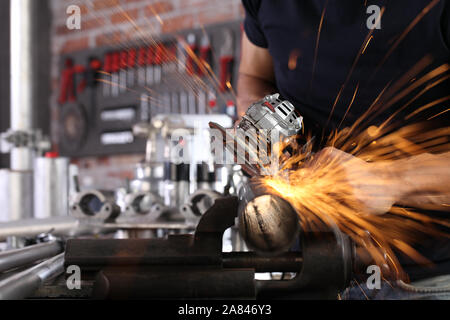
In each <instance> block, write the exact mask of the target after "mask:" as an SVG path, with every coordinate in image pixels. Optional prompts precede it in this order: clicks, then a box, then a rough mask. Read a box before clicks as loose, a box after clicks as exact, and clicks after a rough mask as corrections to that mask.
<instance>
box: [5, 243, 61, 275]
mask: <svg viewBox="0 0 450 320" xmlns="http://www.w3.org/2000/svg"><path fill="white" fill-rule="evenodd" d="M62 251H63V247H62V245H61V243H60V242H59V241H51V242H47V243H40V244H36V245H32V246H28V247H25V248H22V249H15V250H9V251H5V252H1V253H0V272H4V271H7V270H10V269H13V268H17V267H21V266H26V265H28V264H30V263H32V262H35V261H39V260H43V259H46V258H49V257H54V256H55V255H57V254H58V253H61V252H62Z"/></svg>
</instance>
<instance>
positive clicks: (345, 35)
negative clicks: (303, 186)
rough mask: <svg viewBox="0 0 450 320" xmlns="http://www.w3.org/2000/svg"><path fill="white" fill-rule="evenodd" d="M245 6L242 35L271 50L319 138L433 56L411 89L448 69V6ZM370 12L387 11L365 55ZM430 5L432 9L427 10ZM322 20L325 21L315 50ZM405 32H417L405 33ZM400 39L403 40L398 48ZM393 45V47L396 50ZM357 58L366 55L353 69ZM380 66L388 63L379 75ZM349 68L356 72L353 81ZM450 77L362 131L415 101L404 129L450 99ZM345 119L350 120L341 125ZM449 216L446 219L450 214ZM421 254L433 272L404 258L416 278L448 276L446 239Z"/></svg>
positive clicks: (311, 1)
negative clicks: (435, 71) (445, 66)
mask: <svg viewBox="0 0 450 320" xmlns="http://www.w3.org/2000/svg"><path fill="white" fill-rule="evenodd" d="M242 2H243V5H244V7H245V10H246V17H245V22H244V29H245V32H246V34H247V37H248V38H249V40H250V41H251V42H252V43H254V44H255V45H256V46H259V47H263V48H267V49H268V50H269V52H270V54H271V56H272V58H273V62H274V72H275V78H276V79H275V80H276V86H277V89H278V91H279V92H280V93H281V95H282V96H283V97H284V98H286V99H288V100H290V101H291V102H292V103H293V104H294V105H295V106H296V108H297V109H298V111H299V112H300V113H301V115H302V116H303V117H304V118H305V121H304V123H305V128H306V130H308V131H311V132H312V133H313V134H315V135H322V133H323V132H324V133H325V135H326V134H327V133H329V132H330V130H331V129H333V128H336V127H338V126H339V125H341V128H343V127H345V126H349V125H351V124H353V123H354V121H355V120H356V119H357V118H358V117H360V116H361V115H362V114H363V113H364V111H365V110H367V108H368V107H369V106H370V105H371V104H372V102H373V101H374V100H375V99H376V98H377V96H378V95H379V93H380V92H381V91H382V90H383V89H384V88H385V87H386V85H388V84H389V83H390V84H391V85H392V84H394V83H395V82H396V81H397V80H398V79H400V78H401V77H402V76H403V75H405V74H407V73H408V72H409V71H410V70H411V69H412V68H413V66H415V65H416V64H417V63H418V62H419V61H421V59H423V58H424V57H425V56H428V57H430V60H429V61H430V62H429V64H428V65H427V67H425V68H424V69H423V70H422V71H421V72H419V73H418V74H416V75H415V76H414V77H413V79H407V80H408V81H407V84H408V82H409V83H413V82H414V81H415V80H417V79H419V78H420V77H421V76H423V75H425V74H426V73H427V72H430V71H431V70H433V69H434V68H436V67H438V66H441V65H443V64H446V63H448V62H449V42H450V39H449V34H450V29H449V28H450V27H449V20H450V16H449V12H450V1H446V0H441V1H425V0H423V1H422V0H414V1H410V0H409V1H408V0H395V1H382V0H368V1H350V0H340V1H336V0H329V1H326V0H301V1H299V0H243V1H242ZM326 4H327V6H326V10H325V13H324V14H323V12H324V8H325V5H326ZM370 5H377V6H378V7H379V8H380V9H382V8H383V7H384V8H385V9H384V13H383V15H382V17H381V19H380V29H374V30H373V31H372V33H371V34H370V35H371V36H372V38H371V39H370V41H369V42H368V44H367V46H365V48H364V44H365V43H366V42H365V40H366V39H367V37H368V35H369V32H371V30H370V29H369V28H368V27H367V20H368V19H369V18H370V16H371V15H372V14H371V13H367V12H366V9H367V7H368V6H370ZM427 6H429V7H428V8H429V10H428V9H425V8H426V7H427ZM424 9H425V10H424ZM322 14H323V22H322V27H321V33H320V38H319V42H318V45H317V38H318V30H319V25H320V22H321V17H322ZM372 22H375V21H372ZM408 26H413V27H412V28H410V30H409V31H408V32H406V33H405V30H407V28H408ZM399 39H400V40H401V41H398V40H399ZM397 43H398V45H397ZM316 45H317V46H316ZM394 45H396V48H395V49H394V50H392V49H391V48H392V47H393V46H394ZM316 48H317V49H316ZM360 51H364V53H363V54H361V55H360V57H359V58H358V61H357V63H355V59H356V58H357V57H358V54H359V53H360ZM389 52H390V53H389ZM315 53H317V55H315ZM388 53H389V55H388V56H387V58H386V59H385V57H386V55H387V54H388ZM383 60H385V61H384V63H383V64H382V65H381V67H379V68H377V66H378V65H380V63H381V62H382V61H383ZM352 67H353V71H352V73H351V74H350V70H351V69H352ZM313 71H314V72H313ZM313 73H314V75H313ZM448 74H449V72H448V71H447V72H446V73H445V74H444V75H441V77H439V79H442V81H441V82H439V83H438V84H437V85H435V86H434V87H432V88H429V89H428V90H426V91H424V92H422V91H423V89H424V88H425V86H426V85H427V84H428V83H430V82H427V83H425V84H424V85H422V86H419V87H418V88H417V89H416V90H414V91H412V92H411V93H410V94H408V95H407V96H405V97H404V98H403V99H400V100H399V101H398V102H397V103H396V104H393V105H392V107H391V108H389V109H387V110H385V111H384V112H381V113H380V114H379V116H378V117H375V118H374V119H373V120H372V121H371V122H367V123H365V125H364V126H363V127H365V128H367V127H368V126H369V125H372V124H374V125H376V124H379V123H380V122H381V121H383V120H385V119H386V118H387V117H388V116H389V115H391V114H392V113H393V112H394V111H395V110H397V109H398V108H399V107H400V106H402V105H404V104H405V103H406V102H408V101H410V100H411V99H412V98H413V97H415V96H417V98H416V99H414V101H413V102H412V103H410V105H409V106H408V108H405V111H404V112H403V113H400V114H399V115H398V116H397V117H396V118H395V119H394V121H393V122H394V124H397V125H399V126H401V125H404V124H405V119H404V116H405V115H406V114H408V113H410V112H411V111H412V110H415V109H416V108H417V107H419V106H422V105H425V104H427V103H429V102H432V101H435V100H436V99H439V98H443V97H446V96H448V95H449V92H450V90H449V89H450V83H449V80H448V79H445V76H448ZM344 84H345V87H344V89H343V90H342V92H341V94H340V96H339V99H338V101H337V103H336V105H335V108H334V111H333V113H332V116H331V117H330V113H331V110H332V108H333V105H334V104H335V101H336V97H337V96H338V95H339V92H340V90H341V88H342V86H343V85H344ZM407 84H406V85H405V86H407ZM357 87H358V90H356V88H357ZM355 92H356V94H355ZM419 94H420V95H419ZM352 100H353V103H351V101H352ZM350 104H351V108H350V109H349V108H348V107H349V105H350ZM448 105H449V100H446V101H443V102H442V103H439V104H437V105H435V106H433V107H432V108H430V109H429V110H428V111H427V112H421V113H418V114H417V116H415V117H411V118H410V119H409V121H414V122H415V121H422V120H427V119H428V118H429V117H430V116H432V115H436V114H438V113H439V112H444V111H445V110H447V109H448ZM346 113H347V114H346ZM345 114H346V117H345V120H344V121H342V119H343V118H344V115H345ZM449 115H450V112H449V113H445V112H444V113H443V114H442V115H441V116H439V117H436V118H434V119H433V120H432V121H431V122H430V125H431V127H434V128H435V127H436V126H446V127H448V126H449ZM329 119H330V121H328V120H329ZM341 122H342V124H341ZM430 214H431V213H430ZM444 214H445V215H446V216H448V213H444ZM436 215H441V213H436ZM416 249H417V250H419V252H421V253H422V254H423V255H424V256H426V257H427V258H429V259H430V260H431V261H434V262H435V263H436V265H435V267H434V268H431V269H423V268H422V267H420V266H417V265H416V264H415V263H414V262H412V261H408V259H401V260H402V262H403V265H404V267H405V270H406V271H407V272H408V273H409V275H410V277H411V278H412V279H419V278H422V277H426V276H430V275H432V274H443V273H444V274H445V273H448V274H450V241H449V240H448V239H436V238H431V237H430V238H428V239H424V240H423V241H422V242H421V244H420V245H417V246H416Z"/></svg>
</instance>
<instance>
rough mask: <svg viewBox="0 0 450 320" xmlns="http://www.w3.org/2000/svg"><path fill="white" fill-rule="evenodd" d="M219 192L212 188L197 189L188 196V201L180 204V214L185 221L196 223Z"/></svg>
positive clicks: (211, 204) (217, 196) (218, 195)
mask: <svg viewBox="0 0 450 320" xmlns="http://www.w3.org/2000/svg"><path fill="white" fill-rule="evenodd" d="M220 197H221V194H220V193H218V192H216V191H212V190H197V191H196V192H194V193H193V194H191V195H190V196H189V199H188V202H187V203H185V204H184V205H182V206H181V214H182V215H183V216H184V217H185V219H186V221H188V222H192V223H198V221H199V220H200V218H201V216H202V215H203V214H204V213H205V212H206V211H207V210H208V209H209V208H211V207H212V206H213V204H214V201H216V199H218V198H220Z"/></svg>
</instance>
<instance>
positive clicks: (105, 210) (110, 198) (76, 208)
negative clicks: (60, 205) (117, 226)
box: [70, 190, 120, 222]
mask: <svg viewBox="0 0 450 320" xmlns="http://www.w3.org/2000/svg"><path fill="white" fill-rule="evenodd" d="M70 212H71V214H72V215H73V216H74V217H75V218H79V219H86V218H90V219H95V220H98V221H105V222H112V221H114V220H115V219H116V218H117V217H118V216H119V215H120V207H119V206H118V205H117V204H116V202H115V194H114V192H110V191H99V190H88V191H83V192H80V193H78V194H77V195H76V196H75V199H74V202H73V203H72V204H71V205H70Z"/></svg>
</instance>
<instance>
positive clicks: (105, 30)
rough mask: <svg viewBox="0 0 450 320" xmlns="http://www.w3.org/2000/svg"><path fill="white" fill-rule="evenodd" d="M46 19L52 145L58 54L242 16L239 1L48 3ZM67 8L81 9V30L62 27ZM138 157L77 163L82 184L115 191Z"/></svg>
mask: <svg viewBox="0 0 450 320" xmlns="http://www.w3.org/2000/svg"><path fill="white" fill-rule="evenodd" d="M50 3H51V10H52V14H53V20H52V31H51V32H52V36H51V39H52V62H51V66H52V70H51V75H52V97H51V101H50V105H51V110H52V112H51V114H52V120H53V121H51V124H52V127H51V132H52V140H53V141H55V142H57V141H58V130H59V127H58V121H57V119H58V112H59V110H58V104H57V102H56V101H57V93H58V89H59V80H60V79H59V69H58V66H59V58H60V55H61V54H63V53H68V52H72V51H78V50H83V49H87V48H94V47H97V46H104V45H118V44H120V43H123V42H126V41H132V40H139V39H145V38H148V37H150V36H153V37H154V36H157V35H159V34H163V33H171V32H175V31H179V30H182V29H188V28H197V27H201V26H206V25H208V24H214V23H220V22H225V21H232V20H237V19H239V18H242V17H243V14H244V13H243V9H242V5H241V0H50ZM70 5H78V6H79V7H80V9H81V30H69V29H68V28H67V27H66V20H67V17H68V15H67V13H66V10H67V8H68V6H70ZM140 158H141V157H140V156H139V155H126V156H115V157H109V158H106V159H105V158H100V159H99V158H89V159H78V160H77V163H78V164H79V165H80V167H81V176H82V177H83V176H84V177H85V179H84V180H83V179H82V181H81V182H82V183H83V184H84V185H91V186H95V187H103V186H108V187H117V186H119V184H121V183H122V182H123V178H125V177H131V176H132V168H133V164H134V163H136V161H138V160H139V159H140Z"/></svg>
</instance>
